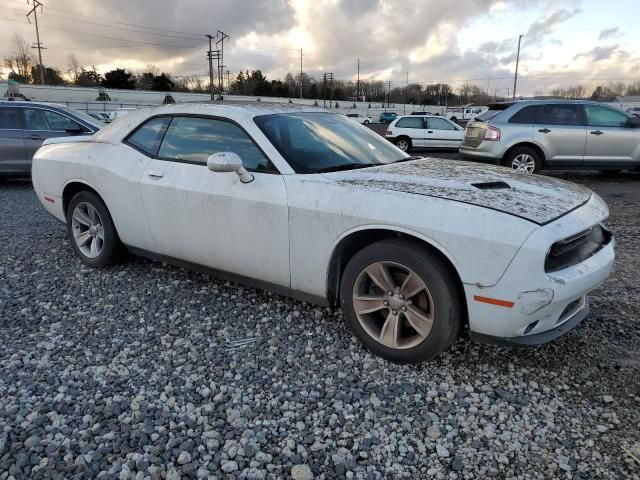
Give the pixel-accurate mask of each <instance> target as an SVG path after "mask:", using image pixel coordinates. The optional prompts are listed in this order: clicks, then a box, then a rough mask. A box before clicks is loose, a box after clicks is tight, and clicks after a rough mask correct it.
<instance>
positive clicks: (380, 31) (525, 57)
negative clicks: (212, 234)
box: [0, 0, 640, 95]
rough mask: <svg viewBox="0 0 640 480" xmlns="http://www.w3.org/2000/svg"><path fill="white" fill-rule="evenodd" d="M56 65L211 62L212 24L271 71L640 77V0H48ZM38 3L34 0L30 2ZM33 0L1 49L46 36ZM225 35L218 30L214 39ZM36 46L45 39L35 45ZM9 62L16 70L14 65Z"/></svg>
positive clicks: (47, 27)
mask: <svg viewBox="0 0 640 480" xmlns="http://www.w3.org/2000/svg"><path fill="white" fill-rule="evenodd" d="M41 2H42V3H43V4H44V7H43V9H42V11H40V10H39V11H38V19H39V24H40V36H41V41H42V42H43V44H44V46H45V47H46V48H47V50H44V51H43V60H44V63H45V65H53V66H55V67H57V68H59V69H60V70H63V71H64V70H66V69H67V68H68V66H69V56H70V55H72V54H73V55H75V57H76V58H77V59H78V60H79V62H80V63H81V64H83V65H87V66H89V65H95V66H96V67H97V69H98V70H99V71H101V72H104V71H107V70H109V69H111V68H115V67H126V68H128V69H130V70H132V71H134V72H142V71H144V70H146V67H147V65H150V64H151V65H155V66H157V67H158V69H159V70H160V71H165V72H168V73H171V74H172V75H174V76H193V75H205V74H206V73H207V68H208V67H207V60H206V50H207V48H208V45H207V42H208V40H207V39H206V38H205V36H204V35H205V34H207V33H211V34H213V35H215V34H216V32H217V31H219V30H220V31H224V32H225V33H226V34H227V35H229V37H230V38H229V41H228V42H225V45H224V49H225V50H224V63H225V65H226V66H227V69H228V70H230V71H231V75H232V76H234V75H235V73H237V72H238V70H240V69H242V70H246V69H250V70H252V69H257V68H259V69H261V70H262V71H263V72H264V73H266V74H267V76H268V77H269V78H281V79H283V78H284V76H285V75H286V73H287V72H293V73H297V72H299V71H300V49H302V68H303V71H304V72H306V73H308V74H310V75H312V76H314V77H315V78H316V79H321V78H322V74H323V72H333V73H334V74H335V77H336V78H339V79H344V80H355V78H356V68H357V67H356V66H357V61H358V59H360V78H361V79H371V80H374V79H375V80H391V81H393V82H394V85H396V86H402V85H404V84H405V82H406V80H407V75H408V78H409V81H410V82H411V83H424V84H427V83H435V82H440V81H442V82H447V83H450V84H451V85H453V86H454V87H458V86H460V85H461V84H462V83H464V82H468V83H474V84H477V85H478V86H480V87H482V88H483V89H487V90H488V91H489V92H490V93H491V94H494V93H497V95H507V93H508V90H507V89H512V88H513V72H514V69H515V58H516V49H517V44H518V36H519V35H524V36H523V38H522V44H521V55H520V68H519V74H520V77H519V81H518V93H519V94H521V95H534V94H545V93H550V91H551V90H552V89H554V88H558V87H564V86H569V85H576V84H582V85H585V86H587V87H593V86H595V85H596V84H606V83H607V82H608V81H626V82H630V81H634V80H635V81H638V80H640V28H638V26H639V23H638V18H640V0H609V1H608V2H603V1H602V0H573V1H568V0H567V1H565V0H553V1H552V0H232V1H231V0H135V1H132V0H108V1H105V0H41ZM29 3H31V1H30V2H29ZM30 8H31V7H30V6H29V5H27V4H26V0H0V25H1V27H2V28H0V45H2V48H0V50H2V51H1V52H0V53H1V54H2V55H3V56H4V55H7V54H10V53H11V51H12V46H11V45H12V42H11V39H12V36H13V35H14V34H16V33H17V34H19V35H22V36H23V37H24V38H25V39H26V40H27V41H29V42H35V41H36V40H35V28H34V26H33V25H30V24H29V23H28V22H27V20H26V17H25V14H26V13H27V11H28V10H29V9H30ZM214 42H215V39H214ZM34 52H35V51H34ZM5 73H6V72H5Z"/></svg>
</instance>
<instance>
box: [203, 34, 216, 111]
mask: <svg viewBox="0 0 640 480" xmlns="http://www.w3.org/2000/svg"><path fill="white" fill-rule="evenodd" d="M205 36H206V37H207V38H208V39H209V50H208V51H207V58H208V59H209V92H210V93H211V101H212V102H213V101H214V100H215V96H214V94H213V45H212V44H211V41H212V40H213V35H211V34H209V35H205Z"/></svg>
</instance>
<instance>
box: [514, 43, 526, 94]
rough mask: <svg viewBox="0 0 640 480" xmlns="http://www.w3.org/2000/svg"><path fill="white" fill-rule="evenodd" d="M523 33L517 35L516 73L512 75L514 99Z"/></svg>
mask: <svg viewBox="0 0 640 480" xmlns="http://www.w3.org/2000/svg"><path fill="white" fill-rule="evenodd" d="M523 36H524V35H520V36H519V37H518V53H517V55H516V74H515V76H514V77H513V99H514V100H515V99H516V88H517V87H518V64H519V63H520V41H521V40H522V37H523Z"/></svg>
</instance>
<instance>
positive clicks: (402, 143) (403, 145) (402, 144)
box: [395, 137, 411, 152]
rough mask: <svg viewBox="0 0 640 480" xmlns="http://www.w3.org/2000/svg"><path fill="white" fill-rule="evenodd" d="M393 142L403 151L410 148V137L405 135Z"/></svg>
mask: <svg viewBox="0 0 640 480" xmlns="http://www.w3.org/2000/svg"><path fill="white" fill-rule="evenodd" d="M395 144H396V147H398V148H399V149H400V150H402V151H403V152H407V151H409V150H410V149H411V139H409V138H407V137H400V138H396V141H395Z"/></svg>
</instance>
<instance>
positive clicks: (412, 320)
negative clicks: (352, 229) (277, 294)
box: [340, 239, 463, 363]
mask: <svg viewBox="0 0 640 480" xmlns="http://www.w3.org/2000/svg"><path fill="white" fill-rule="evenodd" d="M380 266H382V267H384V268H385V269H386V272H388V273H389V274H390V277H389V276H387V277H386V278H387V280H388V279H389V278H390V279H391V280H392V283H393V285H391V284H389V283H388V282H387V281H382V282H380V278H385V277H384V276H383V275H382V274H381V273H380V272H382V270H380V269H379V268H380ZM369 272H378V274H377V277H378V280H377V281H376V280H374V277H373V276H371V275H370V273H369ZM407 272H412V274H413V275H414V276H413V277H412V278H413V280H412V281H411V284H410V285H408V286H406V287H405V285H404V284H403V282H404V280H406V279H407V277H408V276H409V274H408V273H407ZM403 275H404V277H403ZM418 281H419V282H422V285H423V286H424V288H422V289H421V290H420V289H419V290H418V292H417V293H415V294H412V293H411V292H410V290H414V291H415V290H416V288H418V287H417V286H418V285H419V282H418ZM381 286H384V287H385V288H389V289H392V290H391V291H392V292H393V295H391V296H390V295H389V292H384V291H383V290H382V289H381V288H380V287H381ZM394 287H396V288H394ZM409 289H410V290H409ZM403 292H404V293H405V295H406V297H407V299H406V300H403V299H402V298H401V293H403ZM354 296H355V297H358V296H360V297H361V298H362V296H364V298H366V300H364V301H363V300H360V303H359V304H357V298H354ZM376 297H377V298H376ZM462 298H463V297H462V295H461V294H460V290H459V287H458V282H457V279H456V277H455V274H454V272H452V271H451V269H450V267H449V266H448V265H447V264H446V263H445V261H444V260H442V259H441V258H440V257H439V256H438V255H436V254H434V253H433V252H431V251H429V250H427V249H425V248H424V247H423V246H422V245H420V244H418V243H417V242H411V241H403V240H397V239H393V240H382V241H380V242H376V243H374V244H372V245H369V246H368V247H365V248H364V249H362V250H361V251H360V252H358V253H357V254H356V255H355V256H354V257H353V258H352V259H351V261H350V262H349V263H348V264H347V267H346V269H345V271H344V273H343V275H342V280H341V284H340V305H341V307H342V312H343V315H344V319H345V323H346V325H347V327H349V328H350V329H351V331H352V332H353V333H354V334H355V336H356V337H357V338H358V339H359V340H360V342H362V344H363V345H364V346H365V347H367V348H368V349H369V350H370V351H371V352H373V353H374V354H376V355H379V356H381V357H384V358H386V359H389V360H392V361H397V362H404V363H416V362H422V361H427V360H431V359H433V358H435V357H436V356H438V355H439V354H440V353H442V352H443V351H444V350H445V349H447V348H448V347H449V346H450V345H451V344H452V343H453V342H454V341H455V340H456V338H457V337H458V335H459V334H460V331H461V328H462V325H463V304H462ZM378 299H380V300H381V301H382V303H380V300H378ZM385 302H386V304H385ZM354 304H356V305H355V306H354ZM363 305H364V307H363ZM377 307H379V308H377ZM356 308H358V309H359V310H358V313H357V312H356ZM371 308H377V309H376V310H371ZM394 312H395V313H394ZM417 314H421V316H419V315H417ZM393 325H396V326H399V328H396V329H395V330H393V331H394V332H395V333H396V335H395V336H393V335H392V336H389V335H386V336H385V338H383V335H382V333H383V331H385V330H386V331H387V333H390V332H392V330H390V329H389V328H390V326H391V327H392V326H393ZM413 325H416V327H415V328H414V326H413Z"/></svg>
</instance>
